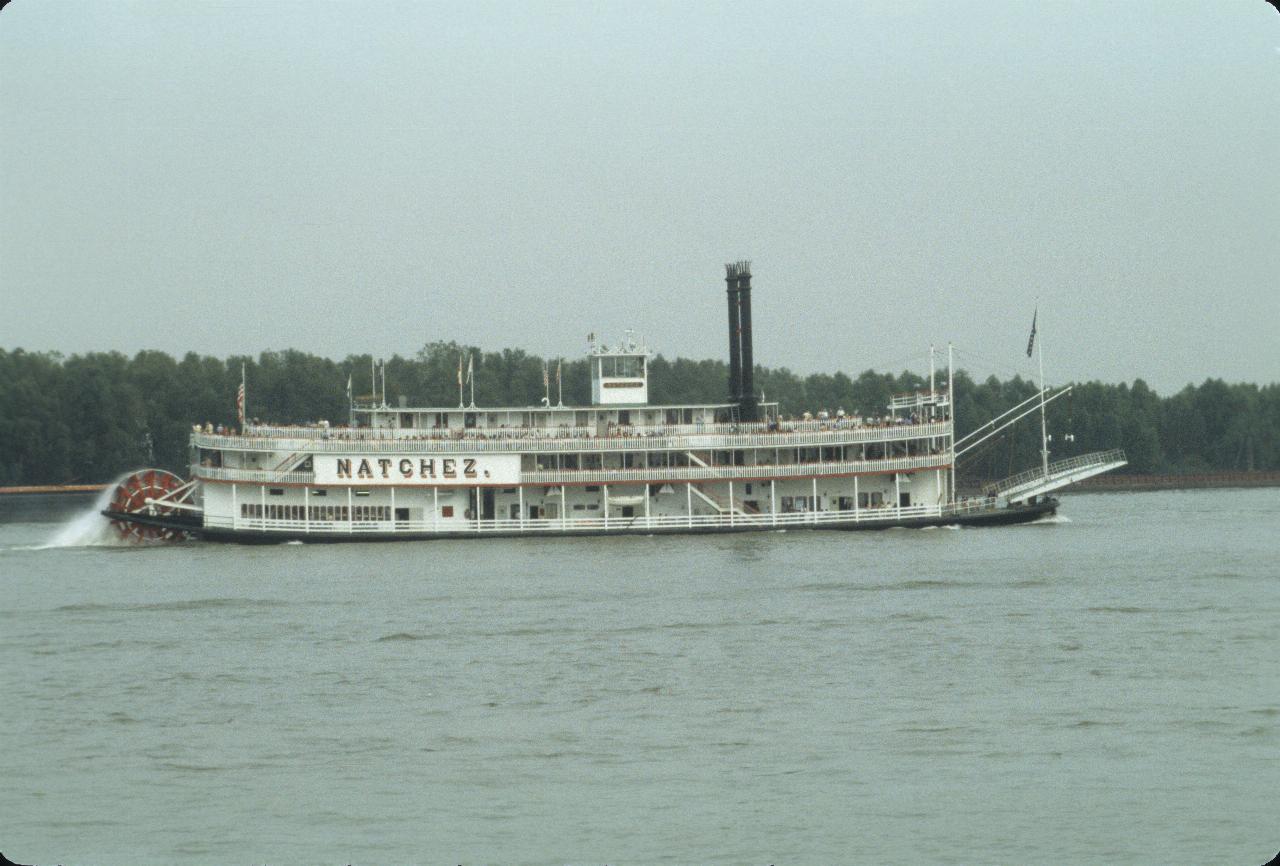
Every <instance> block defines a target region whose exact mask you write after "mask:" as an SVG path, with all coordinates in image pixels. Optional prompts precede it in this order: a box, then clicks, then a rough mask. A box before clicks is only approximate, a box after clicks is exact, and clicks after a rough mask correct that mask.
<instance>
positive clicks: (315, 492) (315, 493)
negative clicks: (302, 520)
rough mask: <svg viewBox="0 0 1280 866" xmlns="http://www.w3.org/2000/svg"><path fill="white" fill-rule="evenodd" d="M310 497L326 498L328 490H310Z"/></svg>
mask: <svg viewBox="0 0 1280 866" xmlns="http://www.w3.org/2000/svg"><path fill="white" fill-rule="evenodd" d="M311 495H312V496H328V495H329V491H328V490H312V491H311Z"/></svg>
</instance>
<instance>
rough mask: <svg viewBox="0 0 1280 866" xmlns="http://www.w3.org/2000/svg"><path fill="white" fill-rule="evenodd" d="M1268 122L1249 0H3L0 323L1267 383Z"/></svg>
mask: <svg viewBox="0 0 1280 866" xmlns="http://www.w3.org/2000/svg"><path fill="white" fill-rule="evenodd" d="M1278 156H1280V15H1277V14H1276V13H1275V12H1274V11H1273V10H1272V9H1271V8H1270V7H1268V6H1267V5H1266V4H1265V3H1263V2H1262V0H1248V2H1245V0H1240V2H1214V3H1186V2H1167V0H1166V2H1159V3H1155V2H1153V3H1126V2H1097V3H1066V2H1060V3H1052V4H1045V3H1030V2H994V0H993V2H984V3H954V2H946V3H941V2H939V3H929V4H920V5H908V4H902V3H898V2H886V3H870V2H868V3H852V2H840V3H830V4H825V3H808V4H796V3H777V4H768V3H725V4H716V3H711V2H696V3H695V2H680V3H657V2H651V3H633V2H632V3H623V2H618V3H598V2H597V3H583V4H576V3H524V2H520V3H516V2H507V3H487V4H486V3H475V2H466V3H458V4H447V3H414V2H404V3H391V2H383V3H377V2H360V3H356V2H348V3H324V2H322V3H315V2H306V3H302V2H267V3H262V2H259V0H252V2H250V0H243V2H242V0H229V2H221V0H207V2H183V3H172V2H153V3H146V2H137V3H98V2H94V3H88V2H84V3H71V2H53V0H40V2H35V0H15V2H13V3H12V4H11V5H9V6H8V7H6V8H5V9H4V10H3V11H0V299H2V300H3V304H2V306H0V346H3V347H6V348H15V347H18V346H22V347H24V348H28V349H58V350H61V351H64V352H68V353H69V352H77V351H85V350H91V349H119V350H122V351H125V352H127V353H133V352H135V351H137V350H139V349H143V348H158V349H164V350H167V351H170V352H181V351H185V350H187V349H194V350H196V351H200V352H205V353H213V354H217V355H225V354H230V353H233V352H252V353H257V352H258V351H261V350H263V349H267V348H289V347H292V348H298V349H303V350H306V351H311V352H316V353H320V354H325V355H330V356H334V357H341V356H343V355H346V354H348V353H353V352H367V351H373V352H375V353H378V354H385V355H390V354H392V353H396V352H398V353H401V354H410V353H412V352H414V351H415V350H416V349H418V348H419V347H420V346H422V345H423V344H424V343H426V342H428V341H432V340H437V339H456V340H459V341H464V342H468V343H475V344H479V345H481V346H484V347H486V348H501V347H507V346H518V347H523V348H526V349H529V350H530V351H533V352H537V353H545V354H561V355H565V356H576V355H578V354H580V353H581V352H582V351H583V350H584V348H585V336H586V334H587V332H588V331H595V332H597V333H604V334H610V335H612V334H619V333H620V332H621V330H622V329H623V328H625V327H634V328H636V329H637V330H639V331H640V332H642V333H643V334H644V335H645V337H646V338H647V340H648V342H649V344H650V346H651V348H653V349H655V350H656V351H660V352H662V353H663V354H666V355H668V356H673V355H686V356H691V357H725V356H726V355H727V338H726V336H725V327H726V326H725V313H724V291H723V290H724V283H723V268H722V265H723V263H724V262H726V261H730V260H734V259H739V258H749V259H751V260H752V261H753V262H754V272H755V279H754V285H755V289H756V291H755V311H754V312H755V323H756V346H755V357H756V360H757V361H758V362H760V363H763V364H767V365H771V366H789V367H791V368H793V369H796V370H798V371H802V372H810V371H815V370H834V369H837V368H840V369H846V370H853V371H857V370H862V369H865V368H866V367H869V366H875V367H877V368H881V369H885V368H891V369H895V370H897V369H901V368H902V367H904V366H908V365H910V366H913V367H915V368H917V369H918V368H919V367H920V365H921V362H920V361H919V360H918V359H921V358H923V357H925V356H926V354H927V347H928V344H929V343H930V342H931V341H932V342H935V343H938V344H939V345H940V346H941V345H944V344H945V343H946V341H947V340H954V341H955V343H956V345H957V347H958V348H959V349H960V350H961V351H962V352H963V351H964V350H969V351H971V352H976V353H977V355H968V356H967V359H968V360H967V361H966V365H967V366H969V367H970V368H971V369H972V370H973V371H974V372H975V373H978V374H980V375H985V374H987V373H991V372H995V373H997V374H1000V375H1007V374H1009V373H1012V372H1014V371H1021V372H1023V373H1024V374H1025V373H1030V372H1033V370H1034V367H1033V366H1032V365H1031V363H1030V362H1028V361H1027V360H1026V358H1025V356H1024V355H1023V350H1024V349H1025V346H1026V338H1027V330H1028V327H1029V325H1030V319H1031V312H1032V308H1033V306H1034V304H1035V303H1036V297H1037V296H1039V303H1040V326H1041V330H1040V334H1041V339H1042V340H1043V344H1044V348H1045V351H1046V353H1047V355H1046V366H1047V373H1048V378H1049V379H1050V380H1051V381H1062V380H1064V379H1068V378H1075V379H1092V378H1100V379H1104V380H1108V381H1119V380H1129V379H1132V378H1134V377H1137V376H1141V377H1144V378H1145V379H1146V380H1147V381H1148V382H1149V383H1150V384H1152V386H1153V387H1155V388H1157V389H1158V390H1160V391H1162V392H1169V391H1172V390H1175V389H1177V388H1179V387H1181V386H1182V385H1184V384H1186V383H1187V382H1190V381H1194V382H1199V381H1201V380H1203V379H1204V378H1206V377H1207V376H1221V377H1224V378H1227V379H1230V380H1248V381H1278V380H1280V339H1278V335H1277V331H1278V330H1280V286H1278V285H1277V282H1278V280H1277V278H1278V276H1280V174H1278V169H1277V157H1278ZM962 357H966V356H963V355H962ZM908 359H917V360H915V361H912V362H908ZM975 359H977V360H975Z"/></svg>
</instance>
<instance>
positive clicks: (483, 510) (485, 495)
mask: <svg viewBox="0 0 1280 866" xmlns="http://www.w3.org/2000/svg"><path fill="white" fill-rule="evenodd" d="M496 493H497V491H496V490H494V489H493V488H492V487H486V488H484V490H483V491H481V505H480V519H481V520H493V511H494V505H493V501H494V497H495V495H496Z"/></svg>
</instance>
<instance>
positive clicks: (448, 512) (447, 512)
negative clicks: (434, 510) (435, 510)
mask: <svg viewBox="0 0 1280 866" xmlns="http://www.w3.org/2000/svg"><path fill="white" fill-rule="evenodd" d="M440 516H441V517H453V506H452V505H442V506H440Z"/></svg>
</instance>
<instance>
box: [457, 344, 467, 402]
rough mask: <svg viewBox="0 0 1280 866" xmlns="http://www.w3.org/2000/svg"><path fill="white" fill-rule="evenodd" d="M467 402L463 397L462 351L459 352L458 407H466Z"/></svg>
mask: <svg viewBox="0 0 1280 866" xmlns="http://www.w3.org/2000/svg"><path fill="white" fill-rule="evenodd" d="M466 405H467V402H466V401H465V400H463V399H462V353H461V352H459V353H458V408H459V409H465V408H466Z"/></svg>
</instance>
